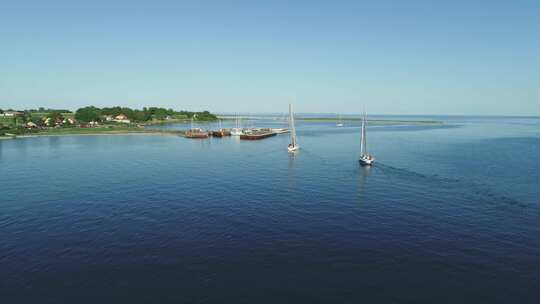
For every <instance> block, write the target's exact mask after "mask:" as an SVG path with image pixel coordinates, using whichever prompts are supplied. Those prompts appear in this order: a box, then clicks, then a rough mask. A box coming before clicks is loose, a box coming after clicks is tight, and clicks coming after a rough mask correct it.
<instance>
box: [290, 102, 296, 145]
mask: <svg viewBox="0 0 540 304" xmlns="http://www.w3.org/2000/svg"><path fill="white" fill-rule="evenodd" d="M289 126H290V128H291V143H292V144H293V146H296V128H295V126H294V114H293V109H292V104H289Z"/></svg>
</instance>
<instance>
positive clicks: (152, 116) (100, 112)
mask: <svg viewBox="0 0 540 304" xmlns="http://www.w3.org/2000/svg"><path fill="white" fill-rule="evenodd" d="M120 114H123V115H125V116H126V117H127V118H128V119H129V120H131V121H133V122H146V121H150V120H165V119H167V118H171V119H191V118H193V119H196V120H216V119H217V116H216V115H214V114H212V113H210V112H208V111H203V112H190V111H175V110H173V109H165V108H158V107H149V108H147V107H144V108H142V110H139V109H132V108H128V107H118V106H117V107H109V108H98V107H94V106H88V107H84V108H80V109H78V110H77V111H76V112H75V119H77V121H81V122H91V121H103V120H105V117H106V116H112V117H116V116H118V115H120Z"/></svg>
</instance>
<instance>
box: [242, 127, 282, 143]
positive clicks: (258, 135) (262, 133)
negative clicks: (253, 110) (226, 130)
mask: <svg viewBox="0 0 540 304" xmlns="http://www.w3.org/2000/svg"><path fill="white" fill-rule="evenodd" d="M271 136H276V133H275V132H272V130H271V129H256V130H245V131H244V133H243V134H242V135H240V139H244V140H258V139H263V138H268V137H271Z"/></svg>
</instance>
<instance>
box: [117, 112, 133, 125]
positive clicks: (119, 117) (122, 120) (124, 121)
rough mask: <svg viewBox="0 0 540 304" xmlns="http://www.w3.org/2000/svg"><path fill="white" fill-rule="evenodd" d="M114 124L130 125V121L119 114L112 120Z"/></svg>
mask: <svg viewBox="0 0 540 304" xmlns="http://www.w3.org/2000/svg"><path fill="white" fill-rule="evenodd" d="M113 121H115V122H120V123H130V122H131V121H130V120H129V118H128V117H127V116H126V115H124V114H119V115H117V116H116V117H115V118H114V120H113Z"/></svg>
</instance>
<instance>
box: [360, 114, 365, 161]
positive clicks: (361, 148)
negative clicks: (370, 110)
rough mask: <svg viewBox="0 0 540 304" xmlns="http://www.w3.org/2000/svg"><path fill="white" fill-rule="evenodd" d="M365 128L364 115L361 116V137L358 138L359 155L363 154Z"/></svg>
mask: <svg viewBox="0 0 540 304" xmlns="http://www.w3.org/2000/svg"><path fill="white" fill-rule="evenodd" d="M365 128H366V122H365V121H364V117H362V131H361V134H360V136H361V138H360V156H364V137H365V132H364V130H365Z"/></svg>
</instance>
